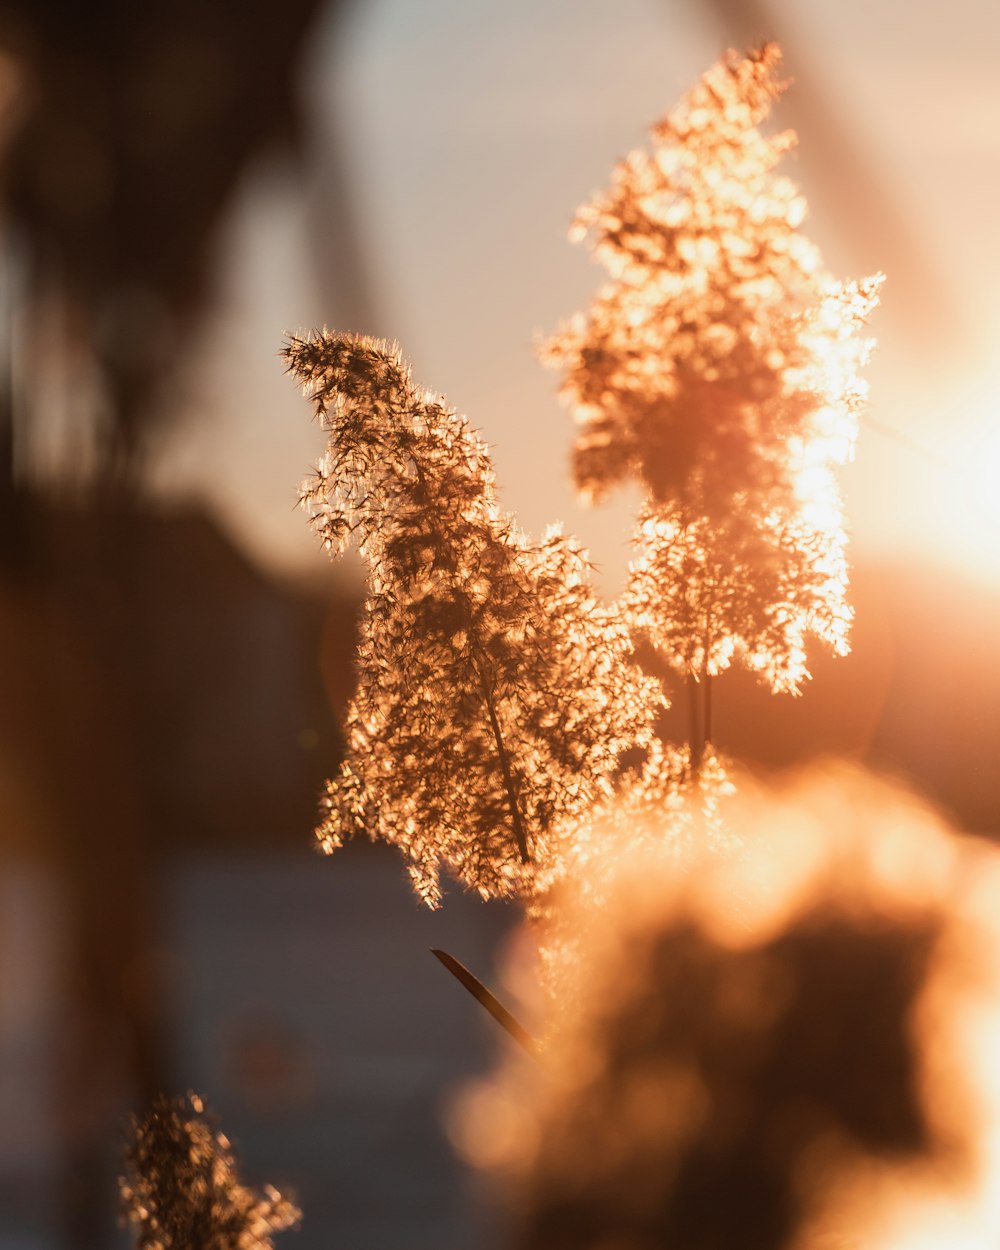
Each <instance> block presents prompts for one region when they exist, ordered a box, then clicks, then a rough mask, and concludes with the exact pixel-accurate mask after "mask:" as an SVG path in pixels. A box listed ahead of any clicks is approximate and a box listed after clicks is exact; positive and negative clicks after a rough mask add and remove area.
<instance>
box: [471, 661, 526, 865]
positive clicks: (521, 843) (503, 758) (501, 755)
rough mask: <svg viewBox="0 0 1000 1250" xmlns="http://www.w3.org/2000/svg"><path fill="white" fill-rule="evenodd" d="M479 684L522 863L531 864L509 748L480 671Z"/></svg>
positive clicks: (491, 697)
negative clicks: (505, 743) (505, 742)
mask: <svg viewBox="0 0 1000 1250" xmlns="http://www.w3.org/2000/svg"><path fill="white" fill-rule="evenodd" d="M476 671H477V672H479V682H480V685H481V687H482V691H483V698H484V699H485V701H486V711H487V712H488V713H489V717H490V727H491V729H492V730H493V741H494V742H495V743H496V747H497V757H498V759H499V760H500V772H501V773H502V774H503V784H504V788H505V790H506V791H507V805H508V807H509V808H510V818H511V821H512V823H513V825H514V837H515V838H516V839H517V849H518V851H519V852H520V854H521V863H522V864H527V863H530V862H531V856H530V855H529V854H528V839H527V836H526V835H525V832H524V824H523V823H522V821H521V810H520V808H519V807H518V805H517V793H516V792H515V790H514V775H513V773H512V772H511V769H510V756H509V755H508V754H507V748H506V746H504V741H503V734H502V733H501V732H500V722H499V721H498V720H497V714H496V710H495V709H494V707H493V696H492V695H491V694H490V691H489V688H488V687H487V685H486V681H485V679H484V678H483V675H482V672H480V671H479V669H478V666H477V670H476Z"/></svg>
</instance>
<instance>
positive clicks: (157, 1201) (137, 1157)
mask: <svg viewBox="0 0 1000 1250" xmlns="http://www.w3.org/2000/svg"><path fill="white" fill-rule="evenodd" d="M121 1193H122V1205H123V1210H124V1214H125V1217H126V1219H127V1220H128V1222H129V1224H130V1226H131V1227H132V1229H133V1231H134V1233H135V1239H136V1240H135V1244H136V1245H137V1246H138V1247H139V1248H140V1250H272V1247H273V1245H274V1242H273V1239H272V1234H273V1233H277V1232H281V1231H282V1230H283V1229H287V1228H291V1227H292V1225H294V1224H296V1223H297V1222H298V1221H299V1219H300V1218H301V1212H300V1211H299V1210H298V1209H297V1208H296V1207H295V1206H293V1204H292V1203H291V1202H289V1201H288V1199H287V1198H283V1197H282V1196H281V1194H279V1193H278V1191H277V1190H276V1189H274V1188H272V1187H271V1186H270V1185H269V1186H267V1187H266V1188H265V1189H264V1192H263V1193H255V1192H254V1191H253V1190H251V1189H248V1188H247V1187H246V1186H244V1185H241V1184H240V1182H239V1180H238V1179H237V1175H236V1165H235V1162H234V1160H233V1155H232V1151H231V1149H230V1146H229V1142H228V1141H227V1140H226V1138H225V1137H223V1136H222V1134H221V1133H219V1132H217V1131H216V1130H215V1129H214V1128H212V1127H211V1126H210V1125H209V1124H208V1123H207V1122H206V1120H205V1116H204V1107H203V1106H202V1103H201V1099H199V1098H197V1097H196V1096H195V1095H193V1094H192V1095H189V1096H188V1098H186V1099H184V1098H178V1099H170V1098H166V1097H160V1098H159V1099H157V1101H156V1102H155V1104H154V1105H153V1108H152V1110H151V1111H150V1113H149V1115H148V1116H147V1117H146V1118H145V1119H144V1120H141V1121H136V1122H135V1124H134V1125H133V1135H132V1142H131V1145H130V1147H129V1151H128V1171H127V1174H126V1176H124V1177H123V1178H122V1181H121Z"/></svg>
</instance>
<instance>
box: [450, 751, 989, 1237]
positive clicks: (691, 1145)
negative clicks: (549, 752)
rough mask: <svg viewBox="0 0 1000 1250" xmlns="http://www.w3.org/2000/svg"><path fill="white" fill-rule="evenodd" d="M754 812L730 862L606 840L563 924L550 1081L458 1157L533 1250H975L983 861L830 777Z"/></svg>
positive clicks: (983, 1136)
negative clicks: (552, 1236)
mask: <svg viewBox="0 0 1000 1250" xmlns="http://www.w3.org/2000/svg"><path fill="white" fill-rule="evenodd" d="M749 789H750V787H749V786H745V787H744V789H743V793H742V794H741V796H739V797H737V798H735V799H731V800H729V804H728V807H727V814H726V822H725V824H726V827H727V828H728V829H730V830H732V831H733V832H734V834H735V836H737V837H738V838H739V839H740V845H739V846H734V845H733V843H732V842H730V844H729V846H728V848H724V847H722V846H720V845H718V844H716V845H715V846H714V848H711V849H710V843H709V841H708V840H706V839H703V838H697V839H694V840H691V841H688V842H686V843H685V842H683V840H682V843H681V844H678V843H677V842H674V843H673V844H672V845H671V844H670V843H669V841H668V842H664V840H663V838H662V836H661V837H659V838H657V836H656V834H657V832H659V833H660V834H662V828H659V829H658V830H651V831H650V834H651V836H640V838H639V839H638V842H639V843H640V844H641V846H640V849H637V848H636V839H635V837H634V836H633V837H632V838H628V837H627V836H626V835H625V834H624V826H625V823H627V822H623V823H622V828H621V832H622V839H623V841H624V843H625V844H624V845H623V841H616V840H615V838H614V836H613V834H612V827H613V826H612V824H610V823H609V822H607V821H604V823H603V824H601V825H600V834H601V837H600V839H595V843H594V846H593V848H592V849H593V851H594V854H593V856H592V858H591V860H590V862H589V864H588V868H589V874H588V883H587V885H586V886H585V887H584V888H582V889H580V888H577V886H576V885H574V883H573V881H572V880H567V881H566V883H565V885H564V891H568V894H567V893H566V892H564V893H563V895H562V896H561V900H560V906H559V907H558V908H557V909H556V911H557V913H558V914H559V916H560V919H561V923H562V924H563V926H564V927H565V929H566V930H568V931H570V932H573V933H575V934H576V935H577V940H576V951H575V956H576V962H575V964H570V965H567V969H566V970H567V972H568V974H569V976H570V977H571V978H572V977H574V976H575V982H574V983H571V984H570V985H568V986H566V987H561V989H560V993H559V994H558V996H557V997H556V998H555V999H554V1000H553V1001H552V1003H551V1010H552V1012H553V1014H554V1021H553V1026H552V1029H551V1033H550V1037H549V1040H548V1047H547V1062H546V1063H545V1065H544V1068H543V1070H542V1071H541V1072H532V1071H530V1070H525V1068H524V1066H523V1065H522V1063H521V1061H520V1060H514V1061H512V1062H513V1063H515V1064H516V1065H517V1067H516V1070H514V1069H513V1068H512V1070H511V1071H510V1072H509V1074H508V1075H507V1076H506V1077H503V1076H502V1077H501V1078H499V1079H497V1080H496V1081H494V1082H493V1083H492V1084H491V1085H490V1086H488V1087H487V1088H486V1089H481V1090H479V1091H478V1093H477V1094H476V1096H475V1098H474V1100H473V1101H472V1102H471V1103H470V1104H469V1105H468V1106H467V1107H466V1108H465V1110H464V1112H462V1113H460V1114H459V1115H457V1116H456V1117H455V1123H454V1133H455V1136H456V1139H457V1140H458V1142H459V1144H460V1145H462V1147H463V1148H464V1149H465V1150H466V1151H467V1153H468V1154H469V1156H470V1158H472V1159H473V1160H474V1161H476V1162H477V1163H479V1164H481V1165H485V1166H488V1167H491V1168H499V1169H500V1170H501V1171H502V1172H504V1173H506V1174H507V1175H508V1176H514V1177H516V1178H517V1194H518V1196H519V1197H520V1199H521V1202H522V1204H523V1206H522V1218H523V1220H524V1227H525V1229H526V1231H525V1233H524V1236H523V1238H522V1239H521V1240H520V1241H519V1242H518V1244H519V1245H522V1246H524V1247H528V1248H533V1247H536V1246H538V1247H541V1246H543V1245H545V1244H547V1243H546V1240H545V1237H546V1234H547V1231H548V1232H551V1229H552V1227H554V1226H555V1225H553V1224H552V1223H551V1221H553V1220H556V1221H558V1224H557V1226H558V1227H559V1228H560V1230H561V1231H562V1232H564V1233H565V1236H564V1238H563V1240H562V1241H561V1243H560V1244H562V1245H565V1246H567V1247H580V1248H581V1250H582V1247H584V1246H585V1245H591V1244H596V1238H595V1240H594V1241H590V1240H588V1239H587V1236H581V1238H580V1239H579V1240H577V1239H576V1237H577V1233H576V1232H575V1231H574V1230H592V1229H594V1228H598V1229H600V1231H601V1233H602V1235H603V1236H604V1238H605V1241H606V1243H607V1244H614V1245H616V1246H617V1245H621V1246H622V1247H632V1246H640V1245H643V1246H644V1245H664V1244H687V1242H686V1240H685V1237H684V1235H683V1234H684V1233H685V1232H686V1231H687V1230H689V1229H691V1228H694V1227H696V1228H697V1229H699V1230H700V1231H701V1232H702V1233H703V1235H704V1239H705V1244H713V1245H714V1244H720V1245H722V1244H737V1243H738V1240H739V1238H738V1234H739V1230H740V1228H741V1227H747V1226H749V1225H750V1224H754V1225H758V1223H759V1227H760V1228H763V1229H767V1230H769V1231H768V1234H767V1236H764V1235H763V1234H761V1236H759V1237H758V1239H757V1240H756V1241H755V1242H754V1244H755V1245H761V1246H763V1245H767V1246H775V1247H777V1246H783V1247H795V1248H796V1250H799V1248H800V1247H810V1248H812V1247H817V1246H824V1247H826V1246H863V1247H865V1250H931V1248H932V1247H933V1248H934V1250H941V1248H942V1247H947V1248H948V1250H991V1248H992V1247H993V1246H995V1245H996V1244H997V1243H998V1241H1000V909H998V903H997V900H998V899H1000V856H998V855H997V852H996V851H995V850H994V849H993V848H991V847H988V846H986V845H985V844H981V843H973V842H971V841H967V840H964V839H962V838H960V837H959V836H957V835H955V834H954V833H952V832H951V831H949V830H948V829H947V828H946V827H945V825H944V824H943V823H942V821H941V820H940V819H939V818H938V817H937V816H936V815H935V814H934V813H933V812H931V811H930V810H928V809H927V808H926V807H924V806H923V805H922V804H921V803H920V802H919V801H917V800H916V799H914V798H912V797H910V796H909V795H907V794H905V793H900V792H898V791H895V790H893V789H891V788H890V787H888V786H886V785H884V784H882V783H880V782H877V781H875V780H873V779H871V778H869V777H867V776H865V775H863V774H861V773H859V772H856V771H853V770H851V769H850V768H848V767H846V766H833V765H831V766H828V767H822V768H814V769H813V770H812V771H811V772H810V773H808V774H806V775H804V776H803V777H800V778H798V779H796V780H794V781H792V782H789V783H786V784H784V785H782V786H780V787H779V788H778V789H777V790H775V791H773V792H771V793H766V792H761V793H760V794H757V795H753V796H751V795H749V793H748V792H749ZM662 823H669V821H668V820H667V819H666V818H665V821H664V822H662ZM632 827H633V834H634V832H635V829H636V826H635V824H634V823H633V826H632ZM640 828H641V827H640ZM658 841H659V847H658V848H657V842H658ZM602 846H603V852H604V853H603V856H602V854H601V849H600V848H601V847H602ZM595 879H596V880H597V881H599V882H600V883H601V889H600V899H597V897H596V895H595V892H594V889H593V881H594V880H595ZM595 903H599V904H600V906H599V909H598V910H596V911H595ZM574 969H575V971H574ZM494 1130H495V1131H494ZM699 1193H705V1194H709V1195H715V1197H714V1203H713V1201H712V1200H709V1201H708V1202H707V1204H706V1202H702V1201H701V1200H700V1199H699V1198H698V1194H699ZM720 1200H721V1206H720V1205H719V1204H720ZM706 1229H708V1230H709V1231H705V1230H706ZM723 1234H725V1236H723ZM727 1238H728V1239H727ZM602 1244H604V1243H602Z"/></svg>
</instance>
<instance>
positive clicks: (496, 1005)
mask: <svg viewBox="0 0 1000 1250" xmlns="http://www.w3.org/2000/svg"><path fill="white" fill-rule="evenodd" d="M431 954H432V955H434V956H436V957H437V958H438V959H439V960H440V961H441V963H443V964H444V966H445V967H446V968H447V969H448V971H449V972H450V973H451V975H452V976H453V977H454V978H455V979H456V980H457V981H458V982H459V983H460V984H461V985H464V986H465V988H466V989H467V990H468V991H469V993H470V994H471V995H472V997H473V998H474V999H475V1000H476V1002H478V1003H479V1004H480V1005H481V1006H483V1007H484V1008H485V1009H486V1010H487V1011H488V1012H489V1013H490V1015H491V1016H492V1017H493V1019H494V1020H495V1021H496V1022H497V1024H499V1025H500V1027H501V1028H502V1029H506V1031H507V1032H508V1033H509V1034H510V1036H511V1037H512V1038H513V1039H514V1041H515V1042H517V1043H518V1045H520V1046H523V1047H524V1049H525V1050H526V1051H527V1052H528V1054H529V1055H535V1056H536V1058H537V1054H538V1043H537V1042H536V1041H535V1039H534V1038H533V1037H532V1036H531V1034H530V1033H529V1032H528V1030H527V1029H526V1028H525V1027H524V1025H523V1024H521V1022H520V1021H519V1020H518V1019H517V1017H516V1016H515V1015H514V1014H513V1013H512V1012H510V1011H508V1010H507V1008H506V1007H505V1006H504V1005H503V1003H502V1002H500V1000H499V999H498V998H497V996H496V995H495V994H493V993H492V992H491V991H490V990H488V989H487V988H486V986H485V985H483V983H482V981H480V979H479V978H478V977H477V976H476V975H475V974H474V973H472V972H470V971H469V969H468V968H466V966H465V965H464V964H461V963H459V961H458V960H457V959H456V958H455V956H454V955H449V954H448V952H447V951H442V950H437V949H436V948H435V947H433V946H432V947H431Z"/></svg>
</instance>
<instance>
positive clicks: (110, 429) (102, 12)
mask: <svg viewBox="0 0 1000 1250" xmlns="http://www.w3.org/2000/svg"><path fill="white" fill-rule="evenodd" d="M319 7H320V0H289V2H288V3H285V4H282V5H281V7H280V9H277V8H275V6H273V5H269V4H262V3H249V4H245V3H237V0H221V2H220V3H212V4H208V5H206V4H199V3H195V2H194V0H182V2H181V3H175V4H158V5H157V4H130V3H128V0H97V2H96V3H91V4H82V3H79V2H78V0H3V2H2V3H0V47H2V48H3V49H4V50H5V51H6V53H7V55H8V57H9V58H10V60H11V62H12V64H13V67H14V68H13V72H14V74H15V75H16V78H17V80H18V86H19V90H18V92H17V96H18V98H17V102H16V105H15V108H16V112H15V116H14V119H13V126H12V129H13V131H14V133H13V136H12V138H11V140H10V143H9V147H8V151H7V153H6V159H5V161H4V163H3V184H2V199H3V202H4V205H5V216H6V217H7V220H8V229H9V230H10V232H11V236H12V237H13V238H14V239H16V241H17V244H18V246H19V248H20V249H21V251H22V253H23V265H24V270H25V281H26V287H27V290H26V293H25V294H26V298H27V299H28V301H29V303H30V304H31V305H32V307H33V310H34V312H35V314H36V315H38V314H39V312H40V306H41V305H42V304H43V303H44V302H47V301H53V300H54V301H55V303H56V306H57V307H58V308H59V309H60V317H59V320H60V321H61V322H62V326H63V329H64V331H65V337H66V342H64V343H61V344H60V343H59V342H57V341H56V342H53V341H52V338H53V335H52V322H51V320H50V322H49V326H48V333H47V335H46V338H47V340H48V341H46V342H44V343H35V344H33V345H32V352H31V354H32V356H33V357H34V361H35V363H36V365H42V364H43V363H45V361H46V359H48V360H49V361H51V358H52V356H53V355H54V354H58V353H59V352H60V351H66V350H70V351H75V352H77V353H78V354H81V355H82V356H83V357H84V358H88V359H89V360H90V362H91V363H92V365H93V366H94V367H95V369H96V373H97V376H98V379H99V383H100V389H101V390H102V391H103V394H102V395H101V396H100V401H99V408H100V410H99V411H98V412H95V413H91V414H88V417H89V418H92V419H93V420H94V421H95V427H96V430H95V432H96V435H97V440H98V442H97V461H98V470H99V472H100V473H101V474H103V475H105V476H106V477H107V478H108V479H110V480H113V481H124V480H128V478H129V477H130V476H131V475H132V474H133V473H134V471H135V468H136V464H137V462H138V461H139V460H141V458H142V457H143V456H144V455H145V454H146V452H147V451H148V449H149V446H150V442H151V439H152V437H153V435H154V434H155V432H156V429H157V426H158V424H159V423H160V422H161V421H162V419H163V417H164V416H165V414H166V413H167V412H168V411H169V408H167V407H164V405H163V404H162V402H161V401H162V399H163V395H162V389H163V384H164V383H165V381H166V380H167V379H168V377H169V375H170V374H171V372H172V371H174V370H175V369H176V368H177V366H178V364H179V362H180V361H182V360H183V357H184V353H185V351H186V349H187V348H188V346H189V344H190V342H191V337H192V334H193V333H194V332H195V331H196V329H197V314H198V313H199V312H200V309H201V305H202V302H203V299H204V296H205V292H206V284H207V278H208V275H209V273H210V267H209V261H210V259H211V249H212V245H213V243H214V236H215V233H216V231H217V230H218V228H219V226H220V224H221V221H222V219H223V216H224V213H225V210H226V209H227V207H228V206H229V203H230V199H231V196H232V193H233V191H234V189H235V187H236V185H237V182H238V180H239V178H240V176H241V174H242V173H243V171H244V170H245V168H246V167H247V165H248V163H249V162H250V160H251V159H252V158H254V157H256V156H257V155H258V154H259V153H260V152H261V151H262V150H263V149H264V148H265V147H267V146H269V145H274V144H277V143H279V142H280V143H282V144H283V145H286V146H287V145H290V144H294V143H295V142H296V140H297V136H298V133H299V120H300V119H299V116H298V101H297V97H296V83H297V79H296V70H297V63H298V58H299V55H300V52H301V48H302V45H303V41H304V39H305V37H306V34H307V32H308V29H309V24H310V22H311V21H312V19H313V18H314V16H315V15H316V13H317V11H318V10H319ZM39 321H41V318H39ZM57 324H58V323H57ZM39 329H41V326H40V325H39ZM24 402H28V403H29V404H30V397H29V398H28V399H27V400H25V401H24ZM0 424H2V422H0Z"/></svg>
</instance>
